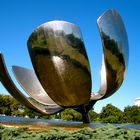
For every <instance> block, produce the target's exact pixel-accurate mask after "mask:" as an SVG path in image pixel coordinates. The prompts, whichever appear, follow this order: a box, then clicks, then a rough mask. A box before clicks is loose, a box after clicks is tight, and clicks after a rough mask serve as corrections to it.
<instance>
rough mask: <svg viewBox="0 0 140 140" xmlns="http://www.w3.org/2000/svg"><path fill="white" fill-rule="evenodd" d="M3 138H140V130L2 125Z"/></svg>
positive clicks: (28, 139)
mask: <svg viewBox="0 0 140 140" xmlns="http://www.w3.org/2000/svg"><path fill="white" fill-rule="evenodd" d="M0 139H1V140H94V139H95V140H126V139H127V140H140V130H133V129H125V128H122V127H115V126H113V125H107V126H104V127H101V128H98V129H94V130H93V129H91V128H82V129H79V130H74V131H66V130H64V129H61V128H57V129H54V128H53V129H50V130H48V131H28V127H19V128H13V127H12V128H6V127H3V126H0Z"/></svg>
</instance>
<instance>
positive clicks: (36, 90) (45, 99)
mask: <svg viewBox="0 0 140 140" xmlns="http://www.w3.org/2000/svg"><path fill="white" fill-rule="evenodd" d="M12 69H13V72H14V74H15V77H16V79H17V81H18V82H19V84H20V85H21V86H22V87H23V89H24V90H25V91H26V92H27V93H28V94H29V95H30V96H31V97H32V98H33V99H35V100H36V101H38V102H40V103H42V104H44V105H56V103H55V102H54V101H53V100H52V99H51V98H50V97H49V96H48V94H47V93H46V92H45V90H44V89H43V88H42V86H41V84H40V82H39V81H38V79H37V77H36V75H35V73H34V71H33V70H29V69H26V68H23V67H19V66H13V67H12Z"/></svg>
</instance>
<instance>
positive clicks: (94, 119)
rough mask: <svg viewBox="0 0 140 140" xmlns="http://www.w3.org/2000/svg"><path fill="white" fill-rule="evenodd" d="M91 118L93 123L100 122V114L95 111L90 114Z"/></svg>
mask: <svg viewBox="0 0 140 140" xmlns="http://www.w3.org/2000/svg"><path fill="white" fill-rule="evenodd" d="M89 117H90V121H92V122H95V121H99V114H98V113H96V112H95V111H93V110H92V111H90V112H89Z"/></svg>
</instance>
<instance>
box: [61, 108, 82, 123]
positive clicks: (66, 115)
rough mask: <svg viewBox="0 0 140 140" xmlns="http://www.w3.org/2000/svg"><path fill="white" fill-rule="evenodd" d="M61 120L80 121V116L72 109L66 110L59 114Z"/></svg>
mask: <svg viewBox="0 0 140 140" xmlns="http://www.w3.org/2000/svg"><path fill="white" fill-rule="evenodd" d="M61 119H63V120H68V121H70V120H73V121H81V120H82V115H81V114H80V113H78V112H77V111H75V110H73V109H66V110H64V111H63V112H61Z"/></svg>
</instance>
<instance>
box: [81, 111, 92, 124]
mask: <svg viewBox="0 0 140 140" xmlns="http://www.w3.org/2000/svg"><path fill="white" fill-rule="evenodd" d="M82 119H83V123H84V124H88V123H90V118H89V114H88V112H83V113H82Z"/></svg>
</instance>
